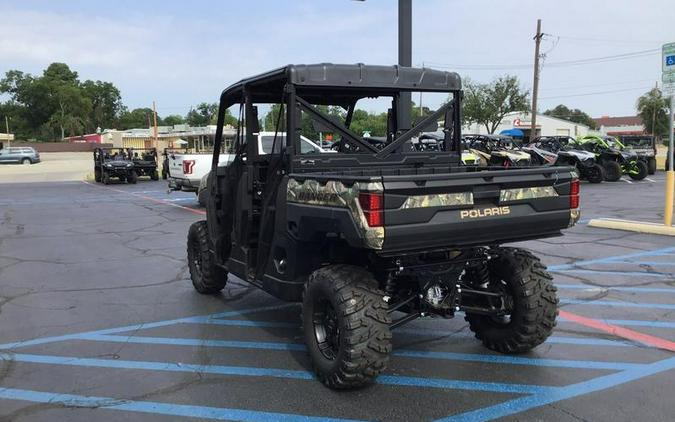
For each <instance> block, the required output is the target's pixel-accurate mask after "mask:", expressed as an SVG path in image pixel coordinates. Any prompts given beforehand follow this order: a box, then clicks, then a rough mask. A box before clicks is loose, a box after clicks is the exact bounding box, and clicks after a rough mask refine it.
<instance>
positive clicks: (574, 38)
mask: <svg viewBox="0 0 675 422" xmlns="http://www.w3.org/2000/svg"><path fill="white" fill-rule="evenodd" d="M553 35H554V36H556V37H558V38H561V39H563V40H570V41H588V42H600V43H603V42H604V43H617V44H663V43H664V41H663V40H635V39H633V40H618V39H608V38H586V37H574V36H567V35H557V34H553Z"/></svg>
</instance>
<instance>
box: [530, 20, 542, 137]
mask: <svg viewBox="0 0 675 422" xmlns="http://www.w3.org/2000/svg"><path fill="white" fill-rule="evenodd" d="M542 36H543V34H542V33H541V19H537V35H535V36H534V82H533V84H532V127H531V129H530V142H534V138H535V137H536V136H537V95H538V94H539V44H541V38H542Z"/></svg>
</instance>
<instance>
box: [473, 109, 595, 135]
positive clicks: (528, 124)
mask: <svg viewBox="0 0 675 422" xmlns="http://www.w3.org/2000/svg"><path fill="white" fill-rule="evenodd" d="M530 117H531V115H530V113H525V112H513V113H509V114H507V115H506V116H504V118H503V119H502V121H501V123H500V124H499V126H498V127H497V130H495V131H494V133H495V134H499V133H500V132H501V131H503V130H508V129H520V130H522V131H523V133H524V134H525V139H528V138H529V137H530V130H531V128H532V119H531V118H530ZM590 130H591V129H590V128H589V127H588V126H586V125H582V124H580V123H574V122H570V121H568V120H563V119H558V118H557V117H551V116H546V115H544V114H537V131H536V136H554V135H565V136H573V137H575V138H576V137H577V136H584V135H587V134H588V132H589V131H590ZM462 132H463V133H466V134H469V133H476V134H487V133H488V130H487V128H486V127H485V125H481V124H478V123H472V124H470V125H468V126H465V127H464V128H462Z"/></svg>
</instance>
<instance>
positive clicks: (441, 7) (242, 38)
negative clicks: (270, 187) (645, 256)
mask: <svg viewBox="0 0 675 422" xmlns="http://www.w3.org/2000/svg"><path fill="white" fill-rule="evenodd" d="M537 18H541V19H542V20H543V24H542V26H543V32H545V33H547V34H550V35H549V36H547V37H546V38H545V40H544V42H543V44H542V50H543V51H544V52H547V56H546V60H545V62H544V68H543V71H542V80H541V85H540V89H541V92H540V107H539V109H540V111H543V110H545V109H546V108H551V107H553V106H555V105H557V104H559V103H564V104H566V105H568V106H571V107H578V108H581V109H583V110H585V111H587V112H588V113H590V114H591V115H593V116H600V115H629V114H634V112H635V100H636V98H637V96H638V95H640V94H641V93H642V92H644V91H647V90H648V89H649V87H651V86H653V85H654V83H655V82H656V81H657V80H658V81H660V53H653V54H647V55H645V56H644V57H639V58H636V59H631V60H624V61H610V62H605V63H596V64H591V65H584V66H564V67H554V66H551V67H547V65H546V64H547V63H556V62H562V61H569V60H576V59H584V58H589V57H602V56H610V55H615V54H621V53H626V52H633V51H642V50H650V49H656V48H660V46H661V44H662V43H664V42H669V41H675V24H674V23H673V22H675V9H674V8H673V7H672V0H670V1H669V0H658V1H657V0H646V1H640V2H636V1H624V0H618V1H593V0H586V1H576V0H570V1H565V2H562V1H543V0H541V1H524V0H521V1H515V0H504V1H485V0H476V1H470V0H413V63H414V64H415V65H420V64H422V62H424V63H431V64H432V65H431V66H430V67H442V68H444V69H445V68H447V69H449V70H457V71H458V72H459V73H460V74H461V75H462V76H465V77H466V76H468V77H470V78H471V79H473V80H476V81H489V80H491V79H492V78H494V77H496V76H499V75H504V74H515V75H517V76H519V77H520V80H521V83H522V85H523V87H524V88H526V89H531V85H532V76H531V74H532V69H531V67H530V66H531V63H532V61H533V55H534V53H533V47H534V44H533V41H532V36H533V33H534V31H535V26H536V19H537ZM396 19H397V18H396V1H395V0H367V1H365V2H357V1H350V0H313V1H309V0H297V1H290V0H289V1H271V0H245V1H234V0H232V1H204V0H191V1H189V2H186V1H150V0H148V1H138V0H137V1H127V0H122V1H110V0H109V1H96V0H90V1H82V0H78V1H66V0H61V1H31V0H20V1H18V0H17V1H7V0H0V73H2V74H4V72H6V71H7V70H9V69H19V70H22V71H25V72H29V73H40V72H41V71H42V69H44V68H45V67H46V66H47V65H48V64H49V63H51V62H54V61H61V62H66V63H68V64H69V65H70V66H71V68H73V69H74V70H76V71H78V72H79V74H80V77H81V79H100V80H106V81H111V82H113V83H115V85H117V86H118V87H119V88H120V90H121V91H122V95H123V99H124V102H125V104H126V105H127V106H128V107H129V108H135V107H145V106H150V105H151V104H152V101H153V100H156V101H157V106H158V111H159V113H160V114H161V115H163V116H164V115H168V114H185V113H186V112H187V111H188V110H189V108H190V106H192V105H196V104H197V103H199V102H203V101H209V102H215V101H216V100H217V98H218V95H219V93H220V91H221V90H222V89H223V88H225V87H226V86H227V85H229V84H231V83H233V82H235V81H237V80H239V79H241V78H242V77H246V76H250V75H252V74H256V73H260V72H264V71H267V70H269V69H272V68H275V67H278V66H282V65H284V64H286V63H314V62H345V63H354V62H364V63H371V64H394V63H396V60H397V56H396V54H397V48H396V36H397V35H396V23H397V21H396ZM376 106H377V105H376V104H375V105H374V106H373V107H376Z"/></svg>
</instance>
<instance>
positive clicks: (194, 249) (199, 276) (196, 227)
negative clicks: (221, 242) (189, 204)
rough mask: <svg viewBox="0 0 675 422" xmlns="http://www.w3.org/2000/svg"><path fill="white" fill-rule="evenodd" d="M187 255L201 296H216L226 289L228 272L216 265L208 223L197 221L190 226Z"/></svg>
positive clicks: (192, 277)
mask: <svg viewBox="0 0 675 422" xmlns="http://www.w3.org/2000/svg"><path fill="white" fill-rule="evenodd" d="M187 255H188V268H189V269H190V279H192V285H193V286H194V288H195V290H197V291H198V292H199V293H201V294H215V293H218V292H220V291H221V290H223V288H225V284H227V272H225V271H224V270H222V269H220V268H219V267H218V266H217V265H216V259H215V257H214V256H213V252H212V251H211V240H210V238H209V231H208V227H207V225H206V221H197V222H195V223H192V225H191V226H190V230H189V231H188V247H187Z"/></svg>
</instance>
